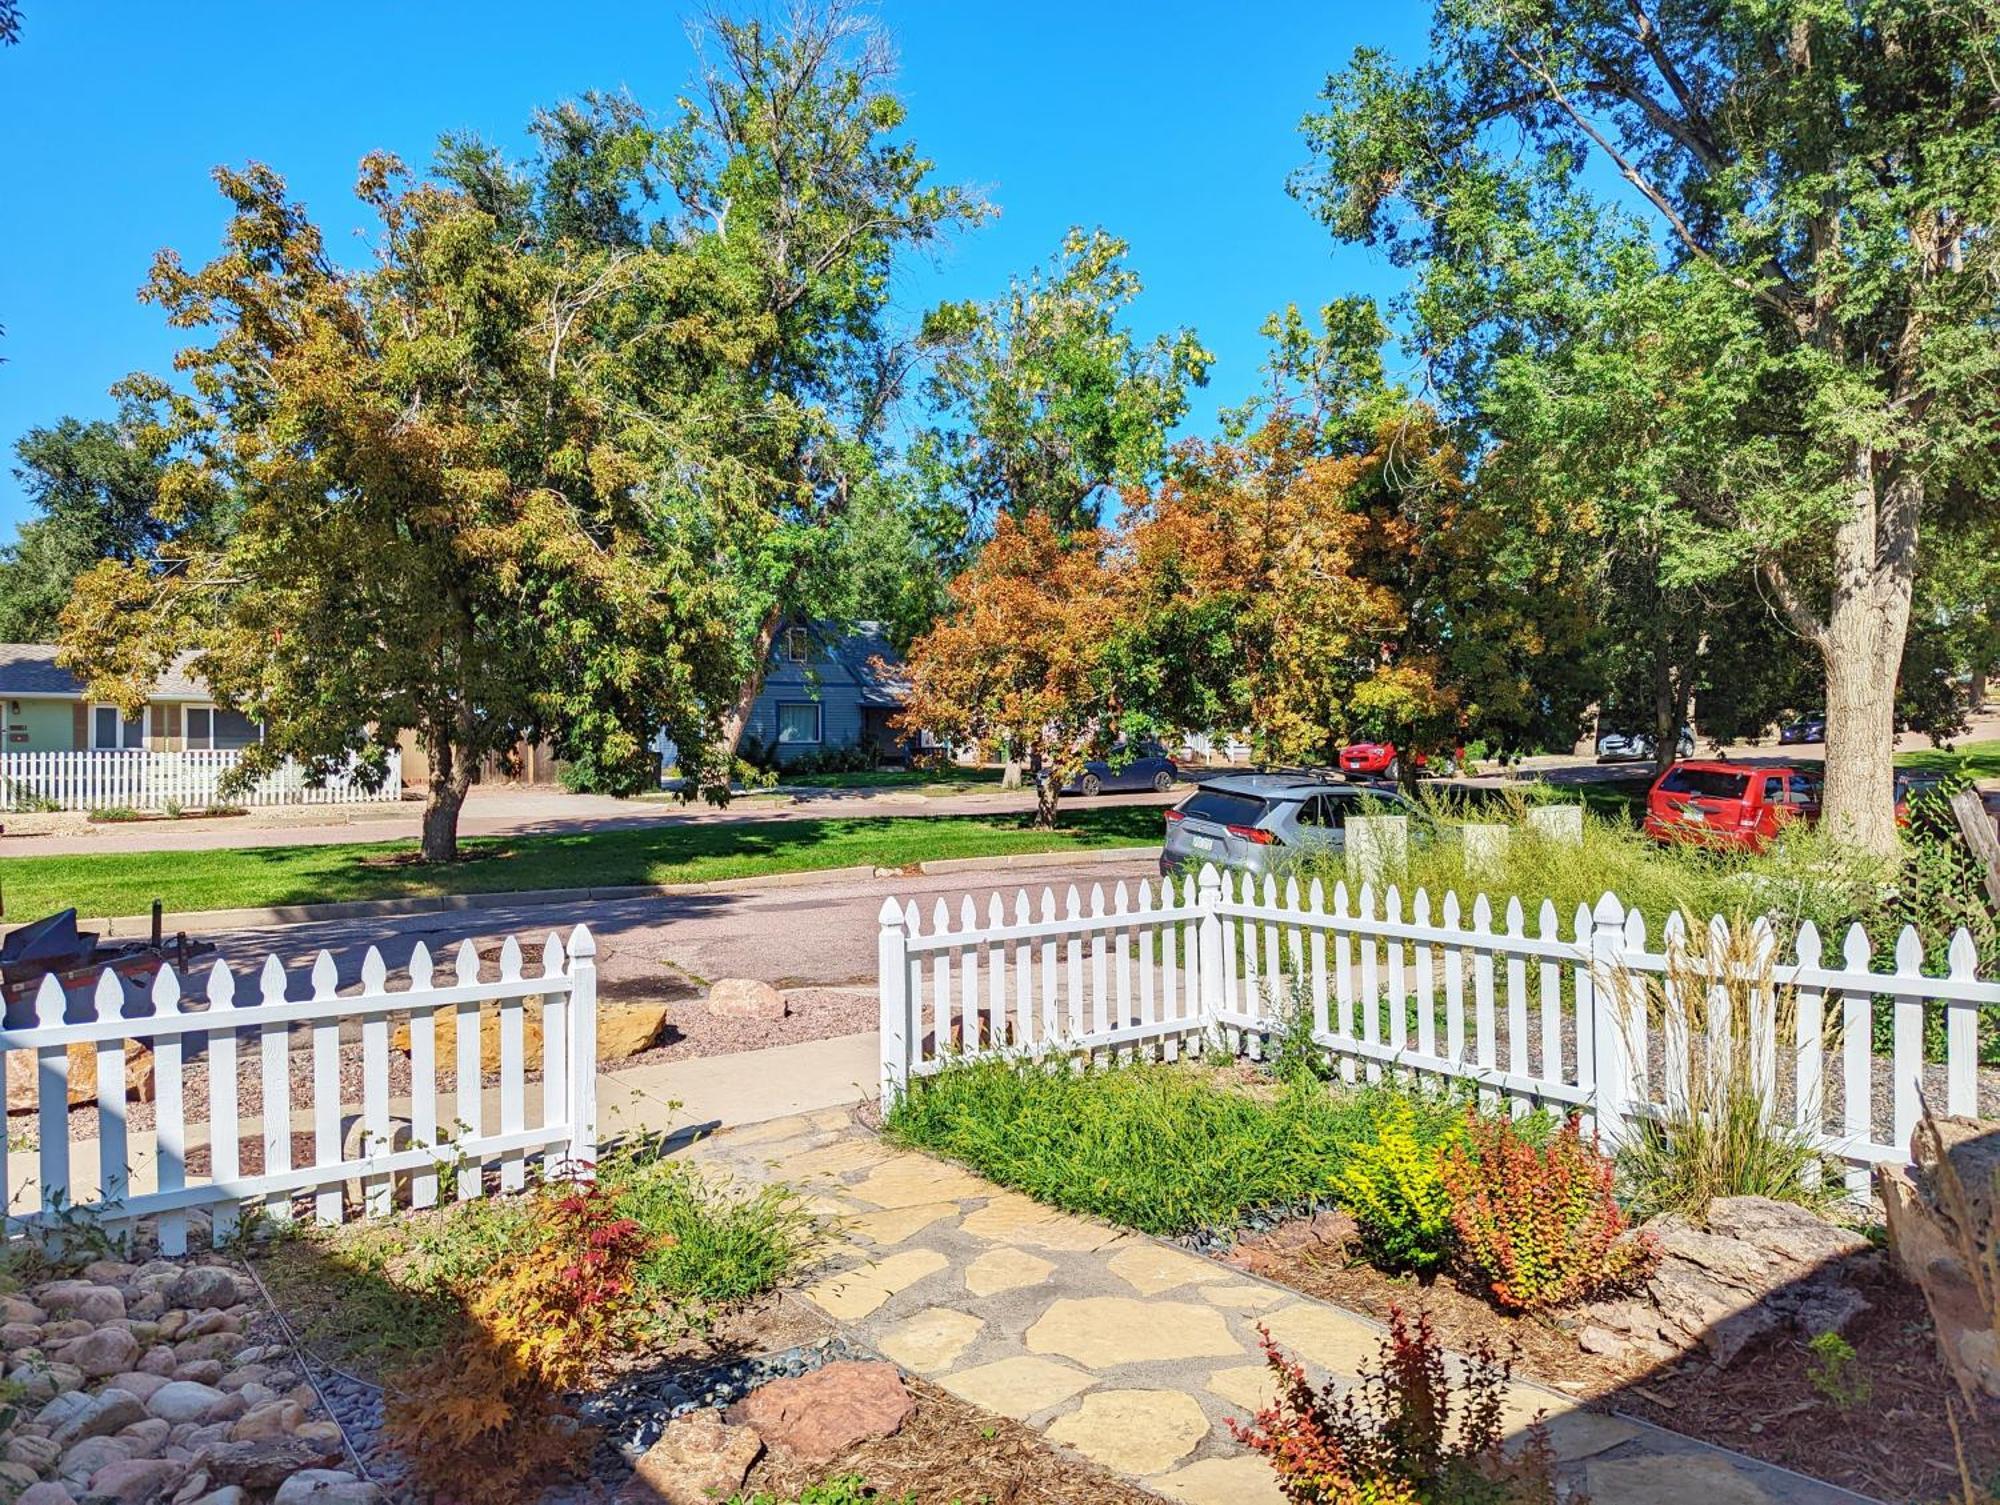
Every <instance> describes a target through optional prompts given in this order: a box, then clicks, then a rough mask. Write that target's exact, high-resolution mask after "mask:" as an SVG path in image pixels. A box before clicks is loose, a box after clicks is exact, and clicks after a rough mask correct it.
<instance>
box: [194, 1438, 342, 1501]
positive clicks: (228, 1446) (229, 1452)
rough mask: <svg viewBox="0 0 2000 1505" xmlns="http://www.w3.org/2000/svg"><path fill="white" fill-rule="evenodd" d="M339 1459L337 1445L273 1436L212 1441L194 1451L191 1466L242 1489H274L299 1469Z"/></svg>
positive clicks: (336, 1461)
mask: <svg viewBox="0 0 2000 1505" xmlns="http://www.w3.org/2000/svg"><path fill="white" fill-rule="evenodd" d="M339 1461H340V1449H339V1448H338V1447H335V1446H333V1445H331V1444H328V1443H324V1442H320V1441H317V1440H315V1439H313V1438H310V1437H296V1436H294V1437H284V1438H272V1439H269V1440H267V1441H258V1442H220V1443H212V1444H210V1445H209V1446H207V1447H204V1448H203V1449H202V1450H201V1451H200V1452H199V1453H197V1454H195V1460H194V1466H195V1467H196V1468H199V1469H202V1470H204V1471H205V1472H206V1473H207V1474H208V1476H209V1478H210V1479H211V1480H213V1481H214V1482H216V1483H218V1484H240V1485H242V1486H243V1487H244V1488H245V1489H251V1490H257V1489H276V1488H277V1487H278V1486H279V1485H280V1484H283V1483H284V1482H285V1481H286V1480H287V1479H289V1478H291V1476H292V1475H293V1474H296V1473H298V1472H299V1471H300V1470H301V1469H308V1468H327V1467H329V1466H331V1465H333V1464H335V1463H338V1462H339Z"/></svg>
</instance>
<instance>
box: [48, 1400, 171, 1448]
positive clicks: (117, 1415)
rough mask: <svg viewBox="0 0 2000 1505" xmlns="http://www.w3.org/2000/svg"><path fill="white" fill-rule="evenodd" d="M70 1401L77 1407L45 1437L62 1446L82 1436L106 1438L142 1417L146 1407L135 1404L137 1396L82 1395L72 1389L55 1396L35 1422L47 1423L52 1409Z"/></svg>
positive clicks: (142, 1418) (68, 1412)
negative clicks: (75, 1403) (72, 1400)
mask: <svg viewBox="0 0 2000 1505" xmlns="http://www.w3.org/2000/svg"><path fill="white" fill-rule="evenodd" d="M72 1398H74V1400H75V1401H76V1402H79V1403H80V1404H77V1405H75V1406H73V1407H71V1408H70V1409H69V1410H68V1411H67V1414H66V1415H65V1418H64V1419H63V1420H62V1421H61V1422H60V1423H58V1424H57V1425H56V1426H54V1427H53V1428H52V1429H51V1430H50V1432H49V1436H50V1437H51V1438H53V1439H54V1440H55V1441H56V1442H57V1443H58V1444H59V1445H61V1446H63V1447H68V1446H69V1445H70V1444H72V1443H76V1442H81V1441H83V1440H84V1439H85V1438H86V1437H104V1436H109V1435H110V1434H111V1433H113V1432H116V1431H118V1430H119V1429H120V1428H122V1427H129V1426H131V1425H132V1423H133V1422H135V1421H144V1420H145V1418H146V1408H145V1407H144V1406H142V1405H140V1404H139V1397H138V1396H136V1395H132V1394H129V1393H127V1392H126V1391H123V1390H106V1391H103V1392H101V1393H100V1394H97V1395H84V1394H82V1393H81V1392H79V1391H74V1390H72V1391H68V1392H66V1393H64V1394H63V1395H59V1396H57V1397H56V1398H55V1400H53V1401H51V1402H50V1403H49V1405H48V1406H45V1407H44V1408H43V1409H42V1413H41V1416H40V1417H39V1418H38V1419H39V1420H43V1421H47V1420H48V1419H49V1412H50V1410H51V1409H52V1408H54V1407H55V1406H58V1405H61V1404H62V1403H63V1402H64V1401H67V1400H71V1399H72Z"/></svg>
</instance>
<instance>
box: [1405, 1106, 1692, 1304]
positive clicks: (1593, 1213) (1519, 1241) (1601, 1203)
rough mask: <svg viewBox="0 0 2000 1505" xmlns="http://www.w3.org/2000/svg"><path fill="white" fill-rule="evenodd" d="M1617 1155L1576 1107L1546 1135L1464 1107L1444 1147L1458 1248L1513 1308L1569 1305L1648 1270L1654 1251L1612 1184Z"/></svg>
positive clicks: (1500, 1299)
mask: <svg viewBox="0 0 2000 1505" xmlns="http://www.w3.org/2000/svg"><path fill="white" fill-rule="evenodd" d="M1612 1177H1613V1168H1612V1164H1611V1161H1610V1160H1609V1159H1607V1158H1606V1157H1605V1156H1603V1155H1601V1154H1599V1153H1598V1150H1597V1145H1596V1142H1595V1140H1594V1139H1593V1140H1592V1141H1590V1142H1585V1140H1584V1137H1583V1126H1582V1124H1581V1123H1580V1122H1579V1120H1578V1119H1577V1116H1576V1115H1575V1114H1571V1115H1570V1116H1569V1117H1568V1118H1567V1119H1566V1120H1564V1122H1563V1125H1562V1127H1561V1128H1559V1129H1557V1130H1556V1132H1555V1133H1554V1134H1553V1135H1551V1136H1550V1137H1549V1140H1548V1143H1547V1144H1546V1145H1540V1146H1538V1145H1536V1144H1534V1143H1533V1142H1531V1141H1530V1140H1529V1139H1528V1138H1527V1137H1526V1136H1525V1135H1524V1134H1522V1132H1521V1131H1520V1129H1519V1128H1518V1127H1516V1125H1515V1124H1514V1122H1513V1120H1512V1119H1508V1118H1482V1117H1481V1116H1480V1115H1479V1114H1478V1113H1477V1112H1476V1111H1468V1112H1467V1115H1466V1133H1465V1136H1464V1137H1463V1138H1462V1139H1459V1140H1457V1141H1454V1142H1453V1143H1452V1144H1451V1145H1450V1146H1448V1147H1447V1148H1446V1150H1445V1152H1444V1181H1445V1189H1446V1193H1447V1195H1449V1197H1450V1198H1451V1204H1452V1227H1453V1230H1454V1231H1455V1232H1456V1233H1457V1235H1458V1253H1459V1257H1460V1258H1461V1259H1462V1260H1463V1261H1464V1262H1465V1263H1466V1265H1467V1266H1469V1267H1470V1268H1471V1269H1472V1270H1473V1271H1474V1272H1475V1273H1477V1274H1478V1275H1479V1277H1480V1278H1481V1279H1482V1280H1483V1281H1485V1282H1486V1284H1487V1287H1488V1289H1489V1290H1491V1291H1492V1293H1493V1298H1494V1300H1496V1301H1497V1302H1499V1303H1500V1305H1501V1306H1503V1307H1505V1308H1507V1309H1509V1310H1511V1311H1547V1310H1550V1309H1551V1308H1554V1307H1560V1306H1567V1305H1569V1304H1571V1303H1572V1302H1577V1301H1584V1300H1588V1299H1589V1298H1590V1297H1592V1296H1595V1295H1598V1294H1600V1293H1601V1292H1604V1291H1607V1290H1613V1289H1616V1288H1617V1287H1619V1286H1622V1285H1626V1284H1629V1283H1630V1282H1632V1281H1634V1280H1637V1279H1639V1278H1641V1277H1642V1276H1643V1275H1644V1274H1645V1273H1646V1271H1647V1270H1648V1269H1649V1268H1650V1267H1651V1265H1652V1263H1653V1260H1654V1258H1655V1253H1654V1248H1653V1244H1652V1241H1651V1240H1650V1239H1649V1238H1648V1237H1646V1236H1645V1235H1643V1234H1642V1235H1640V1236H1638V1237H1636V1238H1631V1237H1627V1236H1626V1235H1627V1229H1628V1223H1627V1220H1626V1217H1625V1212H1624V1209H1622V1208H1621V1207H1619V1205H1618V1200H1617V1198H1616V1196H1614V1195H1613V1190H1612Z"/></svg>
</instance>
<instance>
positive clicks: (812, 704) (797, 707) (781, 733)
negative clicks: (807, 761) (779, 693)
mask: <svg viewBox="0 0 2000 1505" xmlns="http://www.w3.org/2000/svg"><path fill="white" fill-rule="evenodd" d="M818 741H819V702H818V701H816V700H781V701H779V702H778V745H779V746H780V747H798V746H801V745H803V744H806V743H817V742H818Z"/></svg>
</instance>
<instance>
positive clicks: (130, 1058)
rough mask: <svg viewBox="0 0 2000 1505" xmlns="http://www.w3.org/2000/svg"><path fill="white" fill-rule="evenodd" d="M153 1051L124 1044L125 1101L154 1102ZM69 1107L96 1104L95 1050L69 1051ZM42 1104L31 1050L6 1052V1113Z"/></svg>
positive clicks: (27, 1110) (75, 1047)
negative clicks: (79, 1104)
mask: <svg viewBox="0 0 2000 1505" xmlns="http://www.w3.org/2000/svg"><path fill="white" fill-rule="evenodd" d="M153 1091H154V1087H153V1051H152V1047H151V1046H148V1045H145V1044H143V1043H141V1042H140V1041H138V1040H127V1041H126V1042H125V1096H126V1098H127V1100H128V1101H136V1102H141V1103H150V1102H151V1101H152V1100H153ZM69 1101H70V1106H71V1107H75V1106H76V1105H77V1104H78V1103H93V1102H96V1101H97V1047H96V1046H95V1045H72V1046H71V1047H70V1048H69ZM40 1103H41V1089H40V1087H39V1085H38V1075H37V1069H36V1064H35V1053H34V1052H33V1051H32V1050H10V1051H9V1052H7V1111H8V1112H9V1113H32V1112H33V1111H34V1110H35V1109H36V1108H37V1107H38V1106H39V1105H40Z"/></svg>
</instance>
